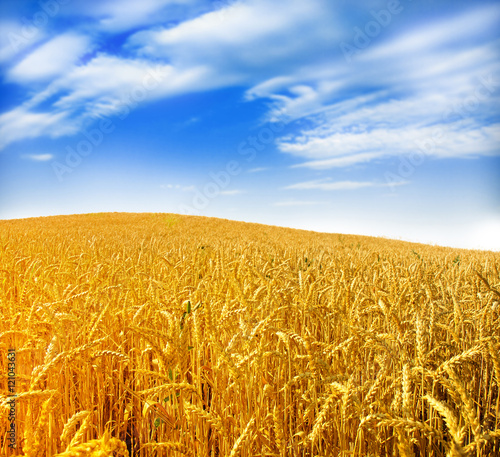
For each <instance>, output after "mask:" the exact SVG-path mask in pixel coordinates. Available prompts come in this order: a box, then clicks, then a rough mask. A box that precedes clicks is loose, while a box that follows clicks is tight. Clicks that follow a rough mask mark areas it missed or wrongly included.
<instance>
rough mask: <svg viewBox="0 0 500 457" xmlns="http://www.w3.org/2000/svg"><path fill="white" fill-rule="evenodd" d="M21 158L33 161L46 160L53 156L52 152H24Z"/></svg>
mask: <svg viewBox="0 0 500 457" xmlns="http://www.w3.org/2000/svg"><path fill="white" fill-rule="evenodd" d="M22 158H23V159H27V160H32V161H34V162H47V161H49V160H52V159H53V158H54V154H24V155H23V156H22Z"/></svg>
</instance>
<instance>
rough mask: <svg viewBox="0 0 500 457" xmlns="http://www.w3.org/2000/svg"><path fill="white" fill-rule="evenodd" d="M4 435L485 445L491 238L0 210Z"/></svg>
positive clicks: (347, 452) (49, 448)
mask: <svg viewBox="0 0 500 457" xmlns="http://www.w3.org/2000/svg"><path fill="white" fill-rule="evenodd" d="M0 261H1V270H0V301H1V308H0V310H1V311H0V312H1V319H0V352H1V362H0V367H1V377H0V394H1V397H0V406H1V408H2V410H1V415H0V433H1V435H0V453H1V454H2V455H10V454H11V451H10V450H9V449H8V444H7V438H6V437H7V428H8V426H9V423H8V421H7V413H8V408H9V407H8V405H7V402H8V401H9V392H8V389H7V351H8V350H9V349H15V351H16V381H17V398H16V415H17V449H16V450H15V451H14V452H13V453H12V455H15V454H17V455H28V456H53V455H56V454H60V455H64V456H77V455H81V456H83V455H95V456H104V455H126V454H127V453H129V454H131V455H137V456H184V455H188V456H231V457H232V456H237V455H239V456H244V457H249V456H281V457H284V456H337V455H342V456H367V455H372V456H386V455H387V456H389V455H395V456H396V455H400V456H436V457H437V456H448V455H449V456H464V455H478V456H494V455H499V454H498V453H499V452H500V420H499V383H500V357H499V348H500V309H499V300H500V275H499V273H500V272H499V261H500V254H498V253H493V252H480V251H465V250H454V249H449V248H440V247H432V246H427V245H421V244H411V243H405V242H399V241H390V240H385V239H380V238H368V237H360V236H347V235H333V234H322V233H315V232H306V231H300V230H292V229H286V228H278V227H271V226H264V225H258V224H245V223H241V222H233V221H228V220H221V219H214V218H201V217H194V216H178V215H172V214H119V213H114V214H104V213H103V214H89V215H80V216H59V217H49V218H36V219H25V220H13V221H2V222H0Z"/></svg>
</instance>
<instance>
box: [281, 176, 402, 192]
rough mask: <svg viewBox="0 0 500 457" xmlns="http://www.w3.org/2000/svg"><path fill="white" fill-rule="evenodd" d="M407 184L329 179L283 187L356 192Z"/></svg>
mask: <svg viewBox="0 0 500 457" xmlns="http://www.w3.org/2000/svg"><path fill="white" fill-rule="evenodd" d="M404 184H408V182H407V181H401V182H399V183H396V184H387V183H377V182H371V181H336V182H332V181H331V180H330V179H317V180H314V181H305V182H300V183H297V184H292V185H290V186H287V187H284V189H287V190H289V189H295V190H313V189H316V190H327V191H329V190H332V191H333V190H357V189H363V188H366V187H390V186H393V185H398V186H401V185H404Z"/></svg>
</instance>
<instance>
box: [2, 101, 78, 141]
mask: <svg viewBox="0 0 500 457" xmlns="http://www.w3.org/2000/svg"><path fill="white" fill-rule="evenodd" d="M66 116H67V114H66V113H46V112H45V113H33V112H29V111H27V110H26V109H24V108H23V107H20V108H15V109H13V110H11V111H9V112H7V113H4V114H2V115H0V150H1V149H3V148H4V147H5V146H6V145H8V144H9V143H12V142H13V141H17V140H20V139H26V138H36V137H38V136H41V135H48V136H51V137H53V138H55V137H58V136H62V135H67V134H74V133H76V132H77V130H76V129H74V128H71V126H70V125H68V124H67V123H65V121H66Z"/></svg>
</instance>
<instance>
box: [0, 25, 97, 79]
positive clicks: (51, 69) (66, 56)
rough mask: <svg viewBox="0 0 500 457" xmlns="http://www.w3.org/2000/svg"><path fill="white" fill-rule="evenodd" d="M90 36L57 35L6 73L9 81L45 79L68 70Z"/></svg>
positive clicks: (85, 49)
mask: <svg viewBox="0 0 500 457" xmlns="http://www.w3.org/2000/svg"><path fill="white" fill-rule="evenodd" d="M91 43H92V42H91V39H90V37H88V36H86V35H82V34H76V33H65V34H62V35H59V36H57V37H55V38H53V39H51V40H49V41H48V42H47V43H44V44H42V45H41V46H39V47H38V48H36V49H35V50H34V51H33V52H31V53H30V54H28V55H27V56H26V57H25V58H24V59H23V60H21V62H19V63H18V64H16V65H15V66H14V67H13V68H11V69H10V70H9V71H8V73H7V78H8V79H9V80H10V81H15V82H18V83H27V82H28V83H29V82H33V81H38V80H44V79H45V80H46V79H49V78H54V77H55V76H58V75H61V74H64V73H66V72H68V70H69V69H71V67H72V66H73V65H74V64H75V63H76V62H78V60H79V59H80V58H81V57H82V56H83V55H84V54H86V53H87V52H89V51H91Z"/></svg>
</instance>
